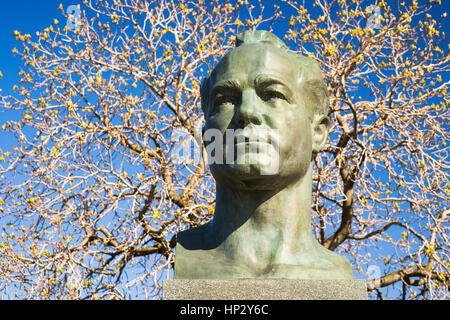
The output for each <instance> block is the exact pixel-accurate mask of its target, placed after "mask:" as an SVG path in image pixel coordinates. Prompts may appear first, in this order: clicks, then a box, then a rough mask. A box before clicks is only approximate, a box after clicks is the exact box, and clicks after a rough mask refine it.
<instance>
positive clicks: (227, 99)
mask: <svg viewBox="0 0 450 320" xmlns="http://www.w3.org/2000/svg"><path fill="white" fill-rule="evenodd" d="M235 100H236V97H233V96H229V95H220V96H218V97H216V98H215V99H214V109H215V108H217V107H219V106H221V105H225V104H233V105H234V103H235Z"/></svg>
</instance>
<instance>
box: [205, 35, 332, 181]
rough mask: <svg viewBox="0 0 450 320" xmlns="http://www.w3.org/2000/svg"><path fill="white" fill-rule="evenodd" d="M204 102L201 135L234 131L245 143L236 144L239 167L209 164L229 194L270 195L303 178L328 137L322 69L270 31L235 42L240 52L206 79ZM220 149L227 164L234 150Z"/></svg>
mask: <svg viewBox="0 0 450 320" xmlns="http://www.w3.org/2000/svg"><path fill="white" fill-rule="evenodd" d="M201 99H202V109H203V112H204V115H205V119H206V124H205V127H204V132H205V131H206V132H207V131H208V130H210V129H214V130H215V131H216V132H220V133H221V134H222V136H223V141H226V140H227V139H226V134H227V130H229V131H230V130H232V131H234V132H239V134H238V135H237V136H238V137H239V138H242V140H239V141H238V140H236V136H235V139H234V140H233V142H231V146H233V147H234V148H235V149H234V151H235V153H237V157H238V158H237V159H235V160H236V161H235V162H234V163H229V161H228V162H227V161H223V163H212V164H211V165H210V168H211V172H212V174H213V176H214V178H215V179H216V181H217V182H218V183H219V184H225V185H227V186H228V187H231V188H238V189H248V190H272V189H277V188H283V187H284V186H286V185H288V184H289V183H291V182H293V181H296V180H298V179H301V178H302V177H303V176H305V174H306V172H307V171H308V169H309V167H310V165H311V160H312V156H313V155H314V154H315V153H317V152H319V151H320V149H321V148H322V147H323V146H324V144H325V143H326V140H327V138H328V129H329V119H328V117H327V115H328V104H329V99H328V92H327V88H326V86H325V84H324V82H323V78H322V74H321V71H320V69H319V66H318V64H317V63H316V62H315V61H314V60H313V59H310V58H308V57H304V56H301V55H298V54H296V53H294V52H293V51H290V50H289V49H288V48H287V47H286V45H285V44H284V43H283V42H282V41H281V40H280V39H278V38H277V37H276V36H275V35H273V34H272V33H270V32H267V31H246V32H243V33H241V34H239V35H238V36H237V38H236V48H234V49H233V50H231V51H230V52H229V53H227V54H226V55H225V56H224V57H223V58H222V60H221V61H220V62H219V63H218V64H217V66H216V67H215V69H214V70H213V71H212V72H211V73H210V74H209V76H208V77H207V78H205V79H204V80H203V82H202V85H201ZM245 139H246V140H245ZM255 140H257V141H258V142H254V141H255ZM240 141H241V142H242V143H240V144H236V142H240ZM249 141H250V142H249ZM252 141H253V142H252ZM228 142H229V141H227V143H228ZM206 144H207V143H206ZM223 146H224V147H223V159H225V158H226V155H227V152H228V153H229V152H230V149H227V147H226V144H225V143H224V144H223ZM229 146H230V144H229V143H228V148H229ZM238 146H239V147H240V148H242V149H240V150H243V151H244V152H243V153H242V152H241V153H239V152H236V148H238ZM261 150H262V151H261ZM239 155H242V159H239ZM239 160H241V161H239ZM275 162H276V163H275ZM274 164H275V166H274ZM269 167H270V168H272V169H270V170H267V168H269ZM273 168H275V170H273Z"/></svg>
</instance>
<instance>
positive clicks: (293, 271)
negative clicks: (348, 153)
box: [174, 31, 354, 280]
mask: <svg viewBox="0 0 450 320" xmlns="http://www.w3.org/2000/svg"><path fill="white" fill-rule="evenodd" d="M201 96H202V109H203V112H204V114H205V119H206V124H205V127H204V128H203V129H204V132H207V131H208V130H216V132H220V133H221V134H222V135H224V136H225V133H226V130H240V132H241V137H242V138H243V143H241V144H240V145H241V146H243V149H241V150H243V160H242V161H231V162H230V161H215V162H211V163H210V169H211V172H212V175H213V177H214V178H215V180H216V183H217V189H216V208H215V213H214V217H213V219H212V220H211V221H210V222H209V223H207V224H205V225H202V226H200V227H197V228H192V229H189V230H186V231H183V232H180V233H179V234H178V237H177V247H176V261H175V273H174V278H176V279H243V278H263V279H270V278H285V279H324V280H325V279H353V278H354V276H353V272H352V267H351V264H350V263H349V261H348V260H347V259H346V258H344V257H342V256H340V255H338V254H336V253H334V252H332V251H330V250H328V249H326V248H324V247H323V246H321V245H320V244H319V243H318V242H317V241H316V240H315V239H314V237H313V234H312V231H311V193H312V157H313V156H314V154H315V153H317V152H319V151H320V149H321V148H322V147H323V146H324V144H325V143H326V140H327V138H328V130H329V119H328V108H329V99H328V92H327V88H326V86H325V84H324V82H323V77H322V75H321V71H320V68H319V66H318V64H317V63H316V62H315V61H314V60H312V59H310V58H307V57H303V56H300V55H298V54H296V53H294V52H292V51H290V50H289V49H288V48H287V47H286V45H285V44H284V43H283V42H282V41H281V40H280V39H279V38H277V37H276V36H275V35H273V34H272V33H270V32H267V31H246V32H243V33H241V34H239V35H238V36H237V37H236V48H234V49H233V50H231V51H230V52H229V53H227V54H226V55H225V56H224V57H223V59H222V60H221V61H220V62H219V63H218V64H217V66H216V67H215V68H214V70H213V71H212V72H211V73H210V75H209V76H208V77H207V78H206V79H204V81H203V83H202V86H201ZM255 132H265V133H267V137H269V138H267V139H266V140H264V139H263V140H261V139H260V140H259V141H257V142H252V143H251V142H250V140H251V139H252V137H253V136H252V135H254V134H255ZM259 138H261V137H259ZM205 145H206V143H205ZM236 145H237V143H236V142H235V141H234V142H232V147H235V148H236ZM250 145H251V146H253V147H255V146H256V147H258V148H259V149H258V150H260V149H263V148H262V146H264V149H265V151H264V152H255V148H253V150H252V148H250V147H249V146H250ZM260 147H261V148H260ZM231 149H233V148H231ZM221 151H223V152H222V156H223V159H225V158H226V154H227V152H230V149H229V148H226V147H225V146H224V147H223V150H221ZM241 154H242V152H241ZM238 157H239V155H238ZM216 160H217V159H216ZM234 160H236V159H234ZM274 162H277V163H276V166H275V168H276V170H272V171H270V170H265V171H264V168H265V167H266V166H268V164H273V163H274ZM262 172H264V173H262Z"/></svg>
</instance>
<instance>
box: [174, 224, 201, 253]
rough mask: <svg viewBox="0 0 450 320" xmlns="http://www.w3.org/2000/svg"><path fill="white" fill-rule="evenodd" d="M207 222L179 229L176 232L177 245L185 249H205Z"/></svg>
mask: <svg viewBox="0 0 450 320" xmlns="http://www.w3.org/2000/svg"><path fill="white" fill-rule="evenodd" d="M208 232H209V224H208V223H207V224H204V225H201V226H199V227H196V228H191V229H188V230H184V231H181V232H179V233H178V234H177V247H180V246H181V247H183V248H184V249H186V250H198V249H205V248H204V246H205V243H207V235H208Z"/></svg>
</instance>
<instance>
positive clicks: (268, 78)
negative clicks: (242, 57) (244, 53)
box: [255, 74, 294, 102]
mask: <svg viewBox="0 0 450 320" xmlns="http://www.w3.org/2000/svg"><path fill="white" fill-rule="evenodd" d="M271 85H277V86H278V89H280V91H281V92H282V93H283V94H284V95H285V96H286V98H287V99H288V101H289V102H291V101H292V99H293V96H294V95H293V93H292V90H291V89H290V87H289V86H288V85H287V84H286V82H284V81H283V80H282V79H280V78H279V77H277V76H275V75H268V74H260V75H258V76H257V77H256V78H255V88H257V89H258V88H266V87H269V86H271Z"/></svg>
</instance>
